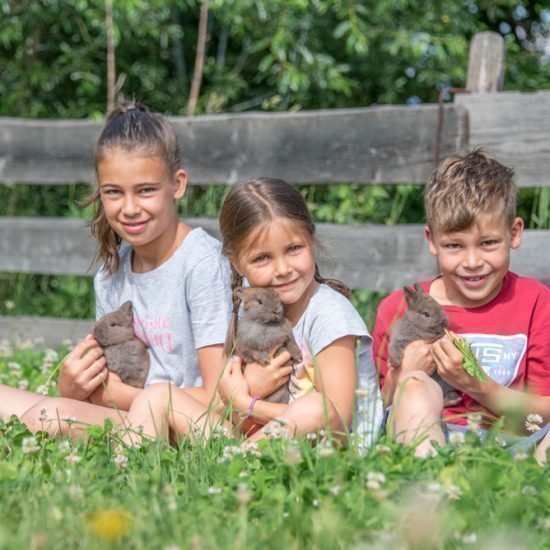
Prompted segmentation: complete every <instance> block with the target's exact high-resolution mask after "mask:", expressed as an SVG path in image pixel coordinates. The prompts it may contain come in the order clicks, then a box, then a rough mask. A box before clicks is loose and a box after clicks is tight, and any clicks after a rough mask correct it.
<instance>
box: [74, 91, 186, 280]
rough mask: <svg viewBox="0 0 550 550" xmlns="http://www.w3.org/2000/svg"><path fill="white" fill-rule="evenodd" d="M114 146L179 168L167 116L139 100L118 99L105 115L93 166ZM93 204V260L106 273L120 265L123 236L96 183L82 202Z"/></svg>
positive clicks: (176, 144)
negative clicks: (114, 225) (111, 220)
mask: <svg viewBox="0 0 550 550" xmlns="http://www.w3.org/2000/svg"><path fill="white" fill-rule="evenodd" d="M113 149H122V150H123V151H127V152H131V151H143V153H144V154H146V155H148V156H152V157H156V158H159V159H161V160H162V161H163V162H165V164H166V168H167V169H168V170H169V171H170V173H171V174H173V173H175V172H176V171H177V170H178V169H179V165H180V150H179V144H178V138H177V136H176V132H175V130H174V128H173V127H172V125H171V124H170V123H169V122H168V120H167V119H166V118H165V117H163V116H162V115H160V114H158V113H152V112H150V111H149V110H148V109H147V107H145V106H144V105H141V104H139V103H130V102H128V103H121V104H120V105H118V106H116V107H115V108H114V109H113V110H112V111H111V112H110V113H109V114H108V115H107V120H106V122H105V125H104V126H103V129H102V131H101V134H100V135H99V138H98V140H97V143H96V147H95V170H96V175H97V173H98V166H99V164H100V163H101V162H102V161H103V160H105V158H106V157H107V156H108V155H109V151H110V150H113ZM90 204H93V205H94V207H95V212H94V216H93V218H92V220H91V222H90V228H91V231H92V235H93V236H94V237H95V238H96V239H97V252H96V256H95V261H101V262H102V263H103V267H104V269H105V271H106V272H107V274H108V275H113V274H114V273H116V272H117V270H118V267H119V255H118V250H119V248H120V244H121V242H122V239H121V238H120V236H119V235H118V234H117V233H115V231H114V230H113V228H112V227H111V226H110V225H109V223H108V222H107V218H106V217H105V211H104V209H103V204H102V202H101V196H100V189H99V185H96V186H95V188H94V190H93V191H92V192H91V193H90V195H89V196H88V197H86V198H85V199H84V200H83V201H82V202H81V206H88V205H90Z"/></svg>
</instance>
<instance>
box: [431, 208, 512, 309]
mask: <svg viewBox="0 0 550 550" xmlns="http://www.w3.org/2000/svg"><path fill="white" fill-rule="evenodd" d="M425 232H426V237H427V239H428V243H429V247H430V252H431V253H432V254H433V255H434V256H437V259H438V263H439V269H440V271H441V274H442V275H443V277H442V278H441V279H440V281H441V287H439V288H438V289H437V290H436V291H435V292H436V293H437V296H436V298H437V299H438V300H439V301H441V302H442V303H443V304H448V305H450V304H452V305H456V306H461V307H479V306H482V305H484V304H486V303H488V302H490V301H491V300H492V299H493V298H495V296H496V295H497V294H498V293H499V292H500V289H501V288H502V282H503V280H504V277H505V275H506V273H507V272H508V268H509V265H510V249H511V248H518V247H519V245H520V244H521V236H522V233H523V221H522V219H521V218H515V220H514V222H513V223H512V225H511V226H510V225H508V223H506V222H505V221H504V220H503V219H502V218H497V217H496V216H490V215H488V214H484V215H481V216H480V217H479V221H478V223H476V224H474V225H472V226H471V227H469V228H468V229H465V230H463V231H456V232H450V233H443V232H434V233H432V232H431V231H430V230H429V228H427V227H426V229H425Z"/></svg>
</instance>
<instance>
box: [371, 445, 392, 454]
mask: <svg viewBox="0 0 550 550" xmlns="http://www.w3.org/2000/svg"><path fill="white" fill-rule="evenodd" d="M374 450H375V451H376V452H377V453H378V454H379V455H382V456H387V455H391V447H389V446H388V445H376V447H375V448H374Z"/></svg>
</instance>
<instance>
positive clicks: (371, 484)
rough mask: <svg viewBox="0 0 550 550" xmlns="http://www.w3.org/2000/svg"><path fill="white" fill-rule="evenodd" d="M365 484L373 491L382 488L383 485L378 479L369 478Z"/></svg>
mask: <svg viewBox="0 0 550 550" xmlns="http://www.w3.org/2000/svg"><path fill="white" fill-rule="evenodd" d="M365 485H366V487H367V489H370V490H371V491H378V490H379V489H381V488H382V485H380V482H379V481H376V479H369V480H368V481H367V483H366V484H365Z"/></svg>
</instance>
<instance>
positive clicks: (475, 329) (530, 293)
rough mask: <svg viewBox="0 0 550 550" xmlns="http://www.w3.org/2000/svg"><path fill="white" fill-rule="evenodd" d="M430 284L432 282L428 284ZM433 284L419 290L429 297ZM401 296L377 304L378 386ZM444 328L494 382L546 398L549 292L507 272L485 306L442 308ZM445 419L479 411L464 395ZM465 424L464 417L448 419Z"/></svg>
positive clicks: (549, 381) (549, 389)
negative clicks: (465, 346)
mask: <svg viewBox="0 0 550 550" xmlns="http://www.w3.org/2000/svg"><path fill="white" fill-rule="evenodd" d="M432 281H433V280H432ZM432 281H425V282H423V283H422V286H423V287H424V289H425V290H426V292H429V289H430V286H431V284H432ZM405 308H406V304H405V299H404V298H403V291H402V290H399V291H397V292H394V293H393V294H390V296H388V297H387V298H385V299H384V300H382V302H381V303H380V306H379V308H378V312H377V315H376V322H375V326H374V331H373V352H374V357H375V360H376V365H377V367H378V372H379V375H380V385H381V386H382V385H384V378H385V375H386V373H387V370H388V364H387V357H388V340H389V335H390V334H391V328H392V326H393V323H394V322H395V321H396V320H397V319H399V317H401V316H402V315H403V313H404V312H405ZM443 309H444V310H445V312H446V313H447V315H448V317H449V328H450V330H452V331H453V332H455V333H456V334H457V335H460V336H462V337H463V338H464V339H465V340H467V341H468V342H469V343H470V344H471V345H472V349H473V350H474V352H475V354H476V357H477V360H478V362H479V364H480V365H481V366H482V367H483V370H484V371H485V372H486V373H487V375H488V376H490V377H491V378H492V379H493V380H495V381H496V382H497V383H499V384H501V385H502V386H505V387H509V388H511V389H514V390H518V391H529V392H531V393H534V394H537V395H550V287H548V286H546V285H545V284H543V283H540V282H539V281H536V280H534V279H529V278H526V277H519V276H518V275H516V274H515V273H511V272H508V274H507V275H506V277H505V279H504V283H503V286H502V289H501V291H500V292H499V294H498V295H497V296H496V297H495V298H494V299H493V300H492V301H491V302H489V303H487V304H485V305H483V306H480V307H476V308H465V307H458V306H445V307H444V308H443ZM458 393H459V394H460V395H461V396H462V401H461V402H459V403H458V404H457V405H453V406H451V407H447V408H445V410H444V416H445V417H446V418H447V417H451V416H454V415H464V414H465V413H467V412H471V411H476V410H480V409H481V408H482V407H481V405H480V404H479V403H478V402H477V401H474V400H473V399H472V398H471V397H469V396H468V395H466V394H465V393H462V392H458ZM450 421H451V422H453V423H455V424H466V422H467V420H466V418H464V417H459V418H453V419H452V420H450Z"/></svg>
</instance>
